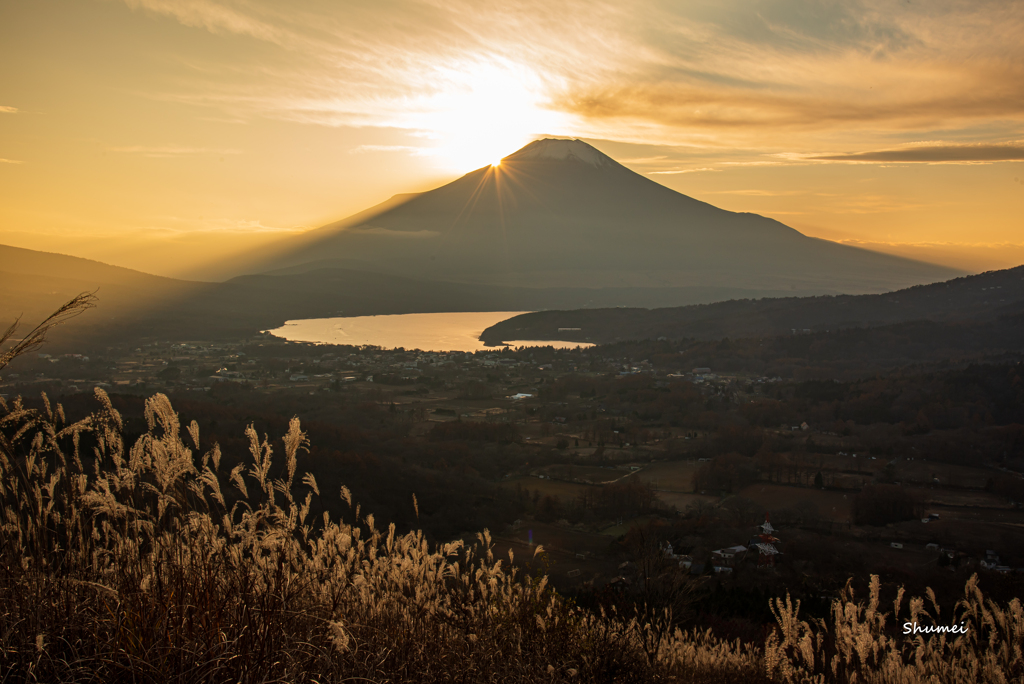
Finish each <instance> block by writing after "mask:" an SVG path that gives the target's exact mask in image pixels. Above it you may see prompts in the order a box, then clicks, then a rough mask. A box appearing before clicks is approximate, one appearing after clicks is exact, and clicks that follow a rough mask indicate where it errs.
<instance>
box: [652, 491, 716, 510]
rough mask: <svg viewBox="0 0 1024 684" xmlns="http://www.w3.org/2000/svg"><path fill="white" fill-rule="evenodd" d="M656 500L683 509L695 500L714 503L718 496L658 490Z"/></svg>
mask: <svg viewBox="0 0 1024 684" xmlns="http://www.w3.org/2000/svg"><path fill="white" fill-rule="evenodd" d="M658 500H659V501H661V502H662V503H663V504H665V505H666V506H673V507H675V509H676V510H678V511H685V510H686V507H687V506H690V505H691V504H693V503H695V502H697V501H706V502H708V503H714V502H715V501H717V500H718V497H715V496H708V495H705V494H694V493H688V492H666V491H661V490H659V491H658Z"/></svg>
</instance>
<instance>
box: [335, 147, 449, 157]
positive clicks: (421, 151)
mask: <svg viewBox="0 0 1024 684" xmlns="http://www.w3.org/2000/svg"><path fill="white" fill-rule="evenodd" d="M363 152H409V153H411V154H414V155H420V156H426V155H430V154H433V153H434V152H435V150H432V149H430V148H428V147H415V146H413V145H359V146H358V147H353V148H352V149H351V150H349V154H361V153H363Z"/></svg>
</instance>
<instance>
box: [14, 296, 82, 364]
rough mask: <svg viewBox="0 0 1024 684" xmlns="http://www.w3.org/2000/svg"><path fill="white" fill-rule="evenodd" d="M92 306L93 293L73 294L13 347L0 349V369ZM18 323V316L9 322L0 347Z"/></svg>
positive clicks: (29, 350) (34, 348)
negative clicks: (56, 328) (62, 324)
mask: <svg viewBox="0 0 1024 684" xmlns="http://www.w3.org/2000/svg"><path fill="white" fill-rule="evenodd" d="M94 306H96V294H95V293H93V292H83V293H81V294H79V295H77V296H75V297H74V298H73V299H71V300H70V301H68V302H67V303H66V304H64V306H62V307H60V308H59V309H57V310H56V311H54V312H53V313H52V314H50V316H49V317H48V318H47V319H46V320H45V321H43V322H42V323H40V324H39V325H37V326H36V327H35V328H33V329H32V330H31V331H30V332H29V333H28V334H27V335H25V336H24V337H22V338H21V340H20V341H18V343H17V344H15V345H14V346H13V347H11V348H10V349H8V350H7V351H0V370H3V369H4V368H5V367H6V366H7V364H9V363H10V362H11V361H13V360H14V359H16V358H18V357H19V356H21V355H22V354H29V353H31V352H33V351H35V350H36V349H39V347H41V346H42V345H43V343H44V342H45V341H46V335H47V333H49V332H50V331H51V330H53V329H54V328H55V327H57V326H58V325H60V324H61V323H66V322H68V321H69V320H71V319H72V318H74V317H76V316H78V315H80V314H82V313H84V312H85V311H87V310H88V309H91V308H93V307H94ZM19 323H21V317H20V316H19V317H18V318H17V319H15V321H14V323H11V325H10V327H8V328H7V330H5V331H4V332H3V334H0V349H2V348H3V346H4V345H6V344H7V342H8V340H11V339H12V338H13V337H14V334H15V333H16V332H17V331H18V324H19Z"/></svg>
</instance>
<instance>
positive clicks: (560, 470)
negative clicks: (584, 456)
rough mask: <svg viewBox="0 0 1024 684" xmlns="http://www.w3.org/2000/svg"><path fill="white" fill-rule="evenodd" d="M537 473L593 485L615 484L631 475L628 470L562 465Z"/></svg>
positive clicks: (543, 469)
mask: <svg viewBox="0 0 1024 684" xmlns="http://www.w3.org/2000/svg"><path fill="white" fill-rule="evenodd" d="M537 472H538V473H541V474H544V475H547V476H548V477H553V478H557V479H559V480H569V481H585V482H589V483H591V484H604V483H606V482H614V481H615V480H618V479H620V478H622V477H624V476H626V475H629V473H630V472H631V471H630V470H628V469H626V470H623V469H621V468H602V467H600V466H590V465H574V464H571V463H560V464H557V465H551V466H547V467H545V468H541V469H539V470H538V471H537Z"/></svg>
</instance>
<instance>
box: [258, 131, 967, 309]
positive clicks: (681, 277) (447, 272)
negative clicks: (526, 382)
mask: <svg viewBox="0 0 1024 684" xmlns="http://www.w3.org/2000/svg"><path fill="white" fill-rule="evenodd" d="M325 266H340V267H349V268H351V267H358V268H361V269H367V270H374V271H379V272H385V273H397V274H402V275H406V276H412V277H418V278H425V279H438V280H449V281H458V282H466V283H479V284H490V285H516V286H526V287H586V288H608V287H624V288H634V287H647V288H666V287H716V288H717V287H731V288H737V289H742V290H747V291H749V292H751V293H752V294H756V293H763V292H766V291H773V292H780V291H788V292H792V293H793V294H826V293H832V294H838V293H843V292H850V293H864V292H885V291H889V290H892V289H897V288H900V287H906V286H909V285H914V284H918V283H924V282H934V281H937V280H943V279H947V278H950V277H953V276H956V275H961V273H959V272H956V271H953V270H952V269H947V268H944V267H938V266H934V265H931V264H925V263H922V262H916V261H912V260H909V259H903V258H900V257H894V256H890V255H884V254H878V253H875V252H870V251H867V250H862V249H857V248H854V247H848V246H845V245H839V244H836V243H832V242H828V241H826V240H819V239H816V238H810V237H807V236H805V235H802V234H801V233H799V232H797V231H796V230H794V229H792V228H789V227H788V226H785V225H784V224H782V223H779V222H778V221H775V220H773V219H769V218H765V217H763V216H758V215H755V214H739V213H734V212H729V211H725V210H722V209H718V208H717V207H714V206H712V205H710V204H707V203H704V202H701V201H699V200H696V199H693V198H691V197H688V196H686V195H683V194H681V193H678V192H676V191H674V190H671V189H669V188H666V187H664V186H662V185H659V184H657V183H655V182H654V181H651V180H650V179H648V178H645V177H643V176H641V175H639V174H637V173H634V172H633V171H630V170H629V169H627V168H626V167H624V166H622V165H621V164H619V163H617V162H615V161H614V160H613V159H611V158H610V157H607V156H606V155H604V154H602V153H601V152H599V151H598V150H596V149H595V148H593V147H591V146H590V145H587V144H586V143H584V142H582V141H579V140H553V139H548V140H538V141H535V142H533V143H531V144H530V145H527V146H526V147H524V148H523V149H521V150H520V151H518V152H516V153H515V154H512V155H509V156H508V157H506V158H505V159H503V160H502V162H501V164H500V165H498V166H491V167H485V168H482V169H478V170H476V171H473V172H471V173H468V174H466V175H465V176H463V177H462V178H459V179H458V180H455V181H453V182H451V183H449V184H447V185H444V186H442V187H440V188H437V189H435V190H431V191H429V192H424V193H420V194H418V195H411V196H410V195H406V196H400V197H396V198H394V199H393V200H391V201H389V203H385V204H383V205H379V206H378V207H375V208H373V209H371V210H368V211H367V212H363V214H360V215H356V216H355V217H352V218H350V219H346V220H345V221H341V222H338V223H337V224H332V225H329V226H325V227H323V228H320V229H317V230H314V231H310V232H308V233H306V234H304V235H302V236H299V237H296V238H289V239H288V240H285V241H282V242H281V243H278V244H277V245H275V247H274V248H273V249H272V250H268V251H267V252H265V253H264V254H262V255H260V256H259V258H257V259H255V260H254V261H253V262H251V263H250V268H251V269H253V270H258V271H262V272H267V271H279V270H280V269H287V270H288V272H297V271H302V270H304V269H309V270H311V269H313V268H323V267H325ZM596 298H597V299H598V300H600V295H599V294H598V296H597V297H596ZM646 301H647V300H644V301H636V302H635V304H645V302H646ZM706 301H707V300H706ZM680 303H682V302H680Z"/></svg>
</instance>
